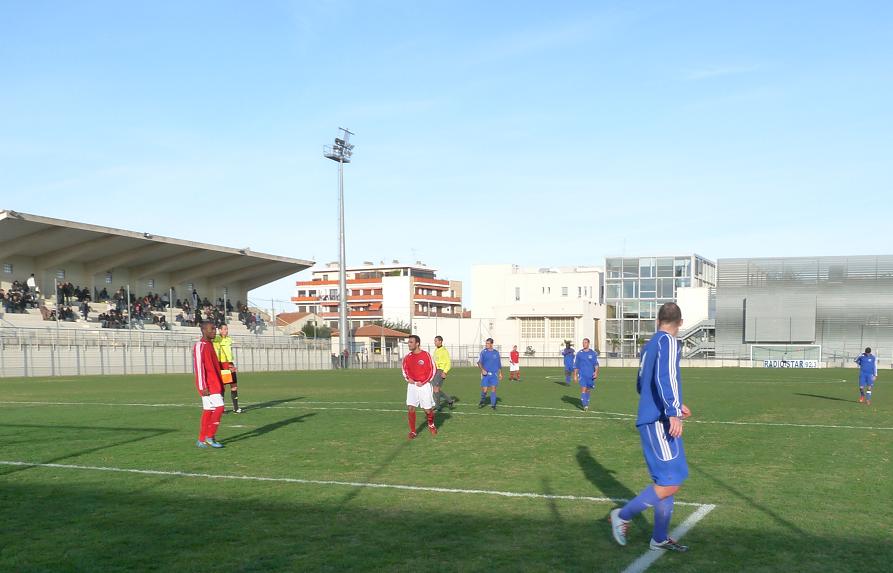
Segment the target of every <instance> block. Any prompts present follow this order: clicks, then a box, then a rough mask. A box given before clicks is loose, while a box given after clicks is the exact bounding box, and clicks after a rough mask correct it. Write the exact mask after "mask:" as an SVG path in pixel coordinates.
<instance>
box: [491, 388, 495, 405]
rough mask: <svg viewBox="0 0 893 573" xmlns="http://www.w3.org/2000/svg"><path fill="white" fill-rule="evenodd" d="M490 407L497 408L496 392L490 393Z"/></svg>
mask: <svg viewBox="0 0 893 573" xmlns="http://www.w3.org/2000/svg"><path fill="white" fill-rule="evenodd" d="M490 405H491V406H496V390H494V391H492V392H490Z"/></svg>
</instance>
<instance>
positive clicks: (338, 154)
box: [323, 127, 354, 359]
mask: <svg viewBox="0 0 893 573" xmlns="http://www.w3.org/2000/svg"><path fill="white" fill-rule="evenodd" d="M338 129H339V130H341V133H342V136H341V137H336V138H335V145H331V146H329V145H326V146H325V147H323V155H324V156H325V158H326V159H331V160H332V161H337V162H338V290H339V292H340V293H341V296H340V299H339V301H338V330H339V331H340V336H338V351H339V355H338V357H339V359H342V358H343V356H344V349H345V348H348V346H349V345H348V337H349V336H350V332H348V328H347V267H346V266H345V265H346V264H347V261H346V260H345V259H346V256H345V254H344V164H345V163H350V158H351V156H352V155H353V148H354V146H353V145H351V144H350V136H351V135H353V132H351V131H350V130H347V129H345V128H343V127H339V128H338Z"/></svg>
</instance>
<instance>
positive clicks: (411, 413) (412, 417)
mask: <svg viewBox="0 0 893 573" xmlns="http://www.w3.org/2000/svg"><path fill="white" fill-rule="evenodd" d="M409 431H410V432H415V410H410V411H409Z"/></svg>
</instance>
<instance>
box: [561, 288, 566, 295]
mask: <svg viewBox="0 0 893 573" xmlns="http://www.w3.org/2000/svg"><path fill="white" fill-rule="evenodd" d="M561 296H567V287H561Z"/></svg>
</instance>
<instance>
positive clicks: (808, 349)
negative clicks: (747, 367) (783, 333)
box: [750, 344, 822, 368]
mask: <svg viewBox="0 0 893 573" xmlns="http://www.w3.org/2000/svg"><path fill="white" fill-rule="evenodd" d="M750 359H751V361H752V362H753V363H754V366H762V367H763V368H818V367H819V366H820V365H821V360H822V345H821V344H751V345H750Z"/></svg>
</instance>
